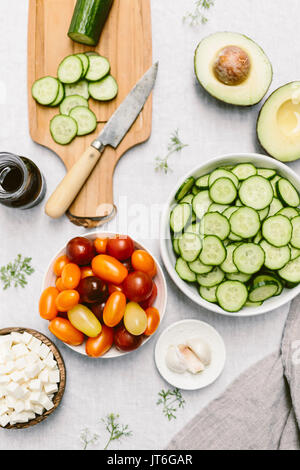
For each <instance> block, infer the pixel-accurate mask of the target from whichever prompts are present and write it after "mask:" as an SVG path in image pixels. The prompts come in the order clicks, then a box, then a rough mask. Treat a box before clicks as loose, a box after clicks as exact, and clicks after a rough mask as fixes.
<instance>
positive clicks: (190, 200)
mask: <svg viewBox="0 0 300 470" xmlns="http://www.w3.org/2000/svg"><path fill="white" fill-rule="evenodd" d="M193 199H194V195H193V194H188V195H187V196H184V198H183V199H181V200H180V203H181V204H182V203H186V204H192V203H193ZM296 215H298V213H297V214H296Z"/></svg>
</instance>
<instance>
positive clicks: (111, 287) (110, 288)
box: [108, 284, 123, 295]
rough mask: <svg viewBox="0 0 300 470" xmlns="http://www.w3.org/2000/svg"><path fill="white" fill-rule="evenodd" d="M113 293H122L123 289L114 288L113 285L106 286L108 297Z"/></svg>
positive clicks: (120, 287)
mask: <svg viewBox="0 0 300 470" xmlns="http://www.w3.org/2000/svg"><path fill="white" fill-rule="evenodd" d="M114 292H123V287H122V285H121V286H116V285H115V284H108V293H109V295H111V294H113V293H114Z"/></svg>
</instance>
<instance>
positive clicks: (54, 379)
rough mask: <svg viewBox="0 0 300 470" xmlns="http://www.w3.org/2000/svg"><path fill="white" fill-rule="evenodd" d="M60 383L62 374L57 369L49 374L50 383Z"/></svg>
mask: <svg viewBox="0 0 300 470" xmlns="http://www.w3.org/2000/svg"><path fill="white" fill-rule="evenodd" d="M59 381H60V373H59V370H58V369H56V370H51V371H50V372H49V382H50V383H51V384H57V383H59Z"/></svg>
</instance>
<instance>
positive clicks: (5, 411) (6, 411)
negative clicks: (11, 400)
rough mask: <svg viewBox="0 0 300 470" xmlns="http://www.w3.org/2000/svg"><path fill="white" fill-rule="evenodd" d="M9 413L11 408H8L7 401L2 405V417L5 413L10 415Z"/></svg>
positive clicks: (0, 413) (0, 412)
mask: <svg viewBox="0 0 300 470" xmlns="http://www.w3.org/2000/svg"><path fill="white" fill-rule="evenodd" d="M8 411H9V408H8V406H7V402H6V400H5V402H3V403H1V404H0V416H2V415H4V414H5V413H8Z"/></svg>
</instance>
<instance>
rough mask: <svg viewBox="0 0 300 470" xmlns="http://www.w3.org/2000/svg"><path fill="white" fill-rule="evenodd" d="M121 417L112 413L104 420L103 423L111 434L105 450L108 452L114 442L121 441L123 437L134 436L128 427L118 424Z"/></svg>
mask: <svg viewBox="0 0 300 470" xmlns="http://www.w3.org/2000/svg"><path fill="white" fill-rule="evenodd" d="M119 417H120V416H119V415H118V414H117V415H115V414H114V413H111V414H109V415H107V416H106V418H105V419H102V422H103V423H104V424H105V428H106V431H107V432H108V433H109V439H108V442H107V444H106V446H105V447H104V450H107V449H108V447H109V445H110V444H111V443H112V442H113V441H117V440H120V439H121V438H123V437H130V436H132V432H131V431H130V430H129V427H128V425H127V424H126V425H124V424H120V423H119V422H118V420H119Z"/></svg>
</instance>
